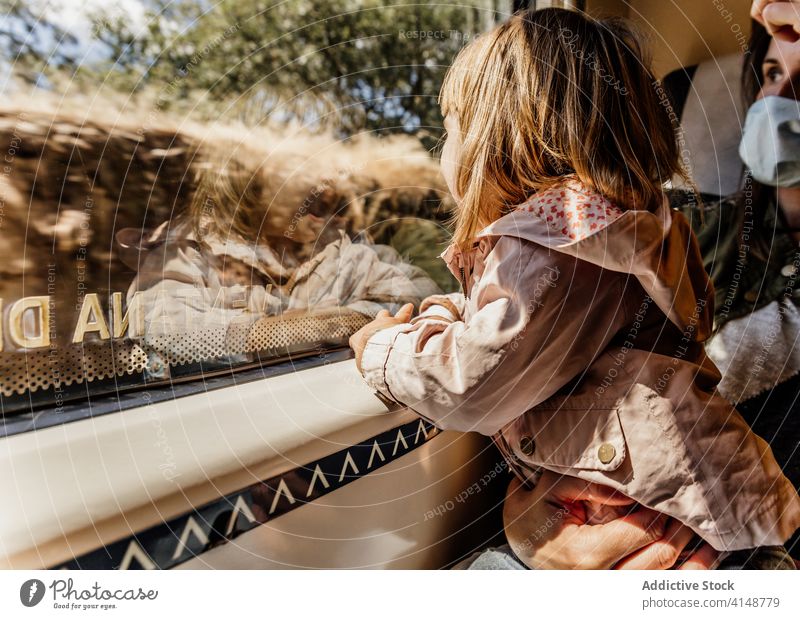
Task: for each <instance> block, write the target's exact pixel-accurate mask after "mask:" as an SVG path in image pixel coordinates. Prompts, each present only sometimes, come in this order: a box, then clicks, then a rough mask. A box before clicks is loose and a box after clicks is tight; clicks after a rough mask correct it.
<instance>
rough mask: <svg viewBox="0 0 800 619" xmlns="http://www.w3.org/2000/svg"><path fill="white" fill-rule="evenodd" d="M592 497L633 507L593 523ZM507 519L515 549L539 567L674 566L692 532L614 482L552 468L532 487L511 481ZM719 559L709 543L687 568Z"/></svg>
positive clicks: (709, 564) (594, 500)
mask: <svg viewBox="0 0 800 619" xmlns="http://www.w3.org/2000/svg"><path fill="white" fill-rule="evenodd" d="M586 501H590V502H592V503H595V504H599V505H607V506H610V507H614V508H629V511H628V513H627V514H626V515H624V516H622V517H620V518H617V519H616V520H612V521H611V522H608V523H606V524H588V523H587V520H588V516H587V510H586V509H585V508H584V502H586ZM503 520H504V525H505V532H506V537H507V538H508V541H509V544H510V545H511V548H512V549H513V550H514V553H515V554H516V555H517V557H519V559H520V560H521V561H523V562H524V563H525V564H526V565H527V566H528V567H531V568H533V569H610V568H612V567H616V568H619V569H668V568H670V567H672V566H673V565H674V564H675V562H676V561H677V560H678V558H679V555H680V553H681V551H682V550H683V549H684V548H685V547H686V545H687V544H688V543H689V541H690V540H691V538H692V532H691V530H690V529H688V528H687V527H685V526H684V525H682V524H681V523H679V522H677V521H674V520H672V519H670V518H669V517H667V516H665V515H663V514H659V513H657V512H654V511H652V510H650V509H646V508H644V507H641V506H638V505H636V504H635V502H634V501H633V500H632V499H630V498H629V497H626V496H625V495H623V494H621V493H619V492H616V491H614V490H612V489H611V488H608V487H606V486H602V485H599V484H593V483H590V482H586V481H583V480H580V479H577V478H575V477H568V476H560V475H557V474H556V473H552V472H550V471H544V472H543V473H542V476H541V478H540V479H539V481H538V483H537V484H536V487H535V488H534V489H533V490H530V491H528V490H526V489H525V488H524V487H523V486H522V485H521V484H520V482H519V481H518V480H517V479H516V478H515V479H513V480H512V481H511V484H510V485H509V488H508V492H507V493H506V500H505V504H504V507H503ZM716 559H717V553H716V552H715V551H714V550H713V549H711V547H710V546H708V545H704V546H703V547H702V548H701V549H700V550H699V551H698V552H696V553H695V554H694V555H692V557H691V558H690V559H689V560H688V561H686V562H685V563H684V564H683V565H682V569H709V568H711V567H712V566H713V564H714V562H715V561H716Z"/></svg>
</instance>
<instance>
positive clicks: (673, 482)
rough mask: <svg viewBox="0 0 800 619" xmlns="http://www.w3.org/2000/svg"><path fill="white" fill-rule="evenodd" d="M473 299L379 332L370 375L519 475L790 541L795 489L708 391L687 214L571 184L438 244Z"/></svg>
mask: <svg viewBox="0 0 800 619" xmlns="http://www.w3.org/2000/svg"><path fill="white" fill-rule="evenodd" d="M442 256H443V258H444V259H445V261H446V262H447V263H448V265H449V267H450V269H451V271H452V272H453V274H454V275H456V277H459V278H460V279H461V280H462V285H463V287H464V295H461V294H460V293H458V294H451V295H440V296H435V297H431V298H429V299H426V300H425V301H424V302H423V303H422V305H421V307H420V315H419V316H418V317H417V318H415V319H414V321H413V322H412V323H410V324H404V325H399V326H396V327H392V328H389V329H385V330H382V331H379V332H377V333H376V334H374V335H373V336H372V337H371V338H370V339H369V341H368V343H367V346H366V349H365V351H364V355H363V358H362V362H361V363H362V371H363V373H364V377H365V379H366V380H367V382H368V383H369V384H370V385H371V386H372V387H373V388H375V389H376V390H377V391H379V392H380V393H382V394H383V395H384V396H386V397H388V398H390V399H393V400H395V401H397V402H398V403H402V404H404V405H406V406H409V407H410V408H412V409H413V410H415V411H417V412H418V413H419V414H420V415H421V416H424V417H426V418H428V419H430V420H431V421H433V422H434V423H435V424H436V425H438V426H439V427H441V428H445V429H453V430H460V431H470V430H474V431H478V432H481V433H483V434H486V435H491V436H494V438H495V440H496V442H497V443H498V445H499V446H500V448H501V450H502V451H503V452H504V455H505V456H506V458H507V459H508V460H509V462H510V465H511V466H512V468H514V470H515V471H516V472H517V473H518V474H519V475H520V476H522V477H528V476H530V475H531V474H532V473H533V472H535V471H537V470H538V469H539V468H540V467H544V468H548V469H551V470H553V471H556V472H559V473H564V474H568V475H572V476H575V477H580V478H582V479H586V480H589V481H594V482H598V483H602V484H605V485H608V486H611V487H613V488H616V489H617V490H619V491H621V492H623V493H624V494H626V495H628V496H630V497H632V498H633V499H635V500H636V501H638V502H639V503H641V504H643V505H646V506H647V507H650V508H652V509H655V510H657V511H660V512H663V513H666V514H668V515H670V516H673V517H675V518H677V519H678V520H680V521H682V522H683V523H685V524H686V525H688V526H689V527H691V528H692V529H693V530H694V531H695V532H697V533H698V534H699V535H700V536H701V537H703V538H704V539H705V540H706V541H708V542H709V543H710V544H711V545H712V546H714V547H715V548H717V549H719V550H736V549H743V548H751V547H755V546H759V545H772V544H781V543H783V542H784V541H785V540H786V539H788V538H789V536H790V535H791V534H792V533H793V532H794V531H795V530H796V529H797V528H798V527H800V498H798V495H797V493H796V491H795V489H794V487H793V486H792V485H791V483H790V482H789V481H788V480H787V479H786V478H785V477H784V476H783V474H782V472H781V470H780V468H779V466H778V465H777V463H776V462H775V460H774V458H773V456H772V452H771V451H770V448H769V446H768V445H767V444H766V443H765V442H764V441H763V440H762V439H761V438H759V437H758V436H756V435H755V434H753V433H752V432H751V430H750V429H749V427H748V426H747V424H746V423H745V422H744V420H743V419H742V418H741V417H740V415H739V414H738V413H737V412H736V410H735V409H734V408H733V407H732V406H731V405H730V404H729V403H728V402H727V401H725V400H724V399H723V398H722V397H720V396H719V395H718V394H717V393H716V390H715V385H716V384H717V382H718V381H719V379H720V375H719V372H718V370H717V369H716V367H715V366H714V365H713V363H711V362H710V361H709V360H708V358H707V357H706V355H705V353H704V350H703V345H702V342H703V341H704V340H706V339H707V338H708V337H709V335H710V330H711V324H712V316H713V290H712V286H711V284H710V282H709V280H708V278H707V277H706V274H705V271H704V270H703V266H702V261H701V258H700V255H699V251H698V248H697V243H696V240H695V238H694V236H693V234H692V233H691V230H690V228H689V225H688V223H687V222H686V220H685V218H684V217H683V216H682V215H681V214H680V213H677V212H674V211H672V210H671V209H669V207H668V205H667V203H666V200H665V201H664V204H663V205H662V206H661V207H660V208H659V209H657V211H656V212H647V211H625V212H623V211H621V210H619V209H617V208H616V207H614V206H613V205H611V204H609V203H607V202H606V201H605V200H604V199H603V198H601V197H600V196H597V195H594V194H591V193H589V192H586V191H584V190H583V189H582V188H581V187H580V186H577V185H568V186H565V187H561V188H555V189H554V190H551V191H548V192H544V193H541V194H537V196H534V198H533V199H531V200H530V201H528V202H526V203H525V204H523V205H520V207H518V208H517V209H516V210H515V211H514V212H512V213H510V214H508V215H506V216H504V217H502V218H501V219H499V220H498V221H496V222H495V223H494V224H492V225H491V226H489V227H488V228H487V229H485V230H483V231H482V232H481V233H480V234H479V235H478V237H477V239H476V242H475V243H474V246H473V248H472V251H469V252H461V251H459V250H458V249H457V248H455V247H453V246H451V247H450V248H448V250H447V251H446V252H445V253H444V254H443V255H442Z"/></svg>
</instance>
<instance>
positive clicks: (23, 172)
mask: <svg viewBox="0 0 800 619" xmlns="http://www.w3.org/2000/svg"><path fill="white" fill-rule="evenodd" d="M286 137H287V136H282V135H280V134H278V133H276V132H275V131H274V130H266V129H263V130H251V131H247V132H244V133H243V132H241V131H239V132H237V131H236V130H235V128H233V127H227V128H226V127H222V126H220V127H216V128H215V129H214V131H213V132H211V131H209V130H208V129H207V128H204V129H203V130H202V131H200V130H198V129H196V128H195V129H194V130H187V129H182V128H180V127H177V126H173V127H170V126H168V125H164V126H157V127H147V126H144V125H141V124H132V123H128V124H123V123H122V122H119V121H114V120H113V119H109V118H106V119H104V118H97V117H94V118H86V117H84V116H82V115H81V114H79V113H77V112H71V113H66V112H55V113H54V112H52V111H35V110H26V109H21V108H16V109H8V110H4V111H2V112H0V139H1V140H2V141H1V142H0V148H2V149H3V151H4V155H5V157H4V159H5V161H4V162H3V166H4V168H3V174H2V177H1V178H0V189H2V195H3V203H2V221H1V222H0V225H2V234H1V235H0V252H2V256H3V260H2V262H1V263H0V265H2V266H0V269H2V270H3V275H2V278H0V299H2V300H1V301H0V303H2V323H0V329H2V351H0V394H1V395H2V404H3V411H4V412H5V413H12V412H14V411H18V410H28V409H30V408H31V407H32V406H33V407H38V406H50V407H52V406H56V407H58V406H60V405H62V404H63V403H64V402H66V401H68V400H71V399H74V398H82V397H87V396H89V395H93V394H99V393H107V392H110V391H113V390H120V389H125V388H135V387H138V386H141V385H146V384H161V383H168V382H169V381H174V380H188V379H196V378H200V377H201V376H203V375H207V374H209V373H216V372H221V371H230V370H231V369H237V368H244V367H249V366H252V365H253V364H257V363H265V362H270V361H275V360H278V359H282V358H286V357H287V356H289V355H302V354H318V353H319V352H320V350H322V349H325V348H327V347H335V346H344V345H346V343H347V338H348V336H349V335H350V334H351V333H352V332H354V331H355V330H357V329H358V328H360V327H361V326H362V325H363V324H365V323H366V322H367V321H368V320H369V319H370V317H372V316H374V315H375V314H376V313H377V312H378V311H379V310H380V309H382V308H387V309H389V310H396V309H397V308H399V306H400V305H402V304H403V303H405V302H407V301H411V302H414V303H415V304H418V303H419V301H420V300H421V299H423V298H424V297H426V296H428V295H430V294H434V293H437V292H440V291H452V290H454V289H456V287H457V284H456V282H455V280H454V279H453V278H452V276H451V275H450V273H449V272H448V271H447V270H446V269H445V267H444V263H443V262H442V261H441V260H440V259H439V258H438V255H439V253H441V251H443V250H444V248H445V247H446V244H447V241H448V237H447V233H446V232H445V223H444V222H445V219H446V217H447V216H448V214H449V211H450V205H449V203H448V201H447V198H446V195H447V193H446V190H445V188H444V186H443V183H442V180H441V178H440V176H439V171H438V165H437V164H436V162H435V161H434V160H433V159H432V158H431V157H430V156H429V155H428V153H427V152H426V151H425V150H423V149H422V148H421V147H420V146H418V142H416V141H414V140H412V139H411V138H407V139H401V140H388V141H387V140H385V139H380V138H363V139H360V140H358V141H357V143H350V144H344V143H341V142H339V141H336V140H333V139H331V140H329V141H328V142H326V143H322V142H320V139H319V138H317V137H314V136H305V137H304V136H303V135H294V136H291V139H286Z"/></svg>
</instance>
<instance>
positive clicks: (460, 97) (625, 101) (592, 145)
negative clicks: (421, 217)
mask: <svg viewBox="0 0 800 619" xmlns="http://www.w3.org/2000/svg"><path fill="white" fill-rule="evenodd" d="M439 103H440V105H441V108H442V113H443V114H445V115H448V114H455V115H456V117H457V118H458V122H459V124H460V127H461V151H460V153H459V156H458V158H459V160H458V169H457V171H456V177H455V190H456V193H457V194H458V195H459V196H460V201H461V204H460V205H459V209H458V210H457V212H456V215H455V231H454V241H455V242H456V243H458V244H460V245H462V246H463V245H466V244H468V243H469V242H470V241H471V240H472V238H473V237H474V235H475V234H476V233H477V232H478V231H479V230H480V229H481V228H483V227H485V226H487V225H488V224H490V223H492V222H493V221H494V220H496V219H497V218H499V217H501V216H502V215H503V214H505V212H507V211H508V209H509V207H511V206H513V205H516V204H520V203H522V202H524V201H525V200H527V199H528V198H529V197H530V196H531V195H532V194H534V193H535V192H537V191H539V190H540V189H543V188H546V187H550V186H553V185H555V184H559V183H563V182H565V181H566V180H568V179H577V180H579V181H580V182H582V183H584V184H585V185H587V186H589V187H591V188H592V189H594V190H595V191H597V192H599V193H600V194H602V195H603V196H605V197H606V198H607V199H609V200H610V201H612V202H614V203H615V204H617V205H618V206H619V207H620V208H623V209H650V210H652V209H654V208H655V207H656V206H657V205H658V204H659V203H660V201H661V192H662V186H663V184H664V183H665V182H666V181H668V180H670V179H672V178H674V177H680V178H683V179H685V180H686V181H687V182H688V177H687V175H686V173H685V171H684V169H683V166H682V165H681V162H680V158H679V148H678V143H677V127H676V121H675V118H674V114H671V108H670V106H669V102H668V100H667V99H666V96H665V95H664V91H663V90H662V89H661V87H660V85H659V84H658V82H657V81H656V80H655V78H654V77H653V74H652V72H651V71H650V69H649V66H648V63H647V61H646V60H645V58H644V55H643V51H642V46H641V43H640V42H639V39H638V38H637V36H636V35H635V34H634V32H633V31H632V30H631V28H630V26H629V25H628V24H627V23H626V22H624V21H623V20H618V19H612V20H596V19H592V18H590V17H587V16H586V15H584V14H582V13H579V12H576V11H570V10H565V9H542V10H539V11H525V12H522V13H518V14H516V15H514V16H513V17H511V19H509V20H508V21H507V22H505V23H503V24H501V25H500V26H498V27H497V28H495V29H494V30H492V31H490V32H488V33H486V34H484V35H481V36H479V37H478V38H477V39H476V40H474V41H473V42H471V43H470V44H469V45H467V46H466V47H465V48H464V49H462V50H461V52H459V54H458V56H457V57H456V59H455V61H454V63H453V65H452V66H451V67H450V69H449V70H448V72H447V75H446V76H445V79H444V83H443V85H442V90H441V93H440V95H439Z"/></svg>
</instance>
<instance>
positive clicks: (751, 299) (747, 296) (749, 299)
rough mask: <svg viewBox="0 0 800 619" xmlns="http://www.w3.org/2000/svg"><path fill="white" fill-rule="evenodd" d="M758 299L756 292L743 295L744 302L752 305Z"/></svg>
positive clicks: (750, 291) (749, 291) (752, 291)
mask: <svg viewBox="0 0 800 619" xmlns="http://www.w3.org/2000/svg"><path fill="white" fill-rule="evenodd" d="M757 299H758V290H748V291H747V292H745V293H744V300H745V301H747V302H748V303H754V302H755V301H756V300H757Z"/></svg>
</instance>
